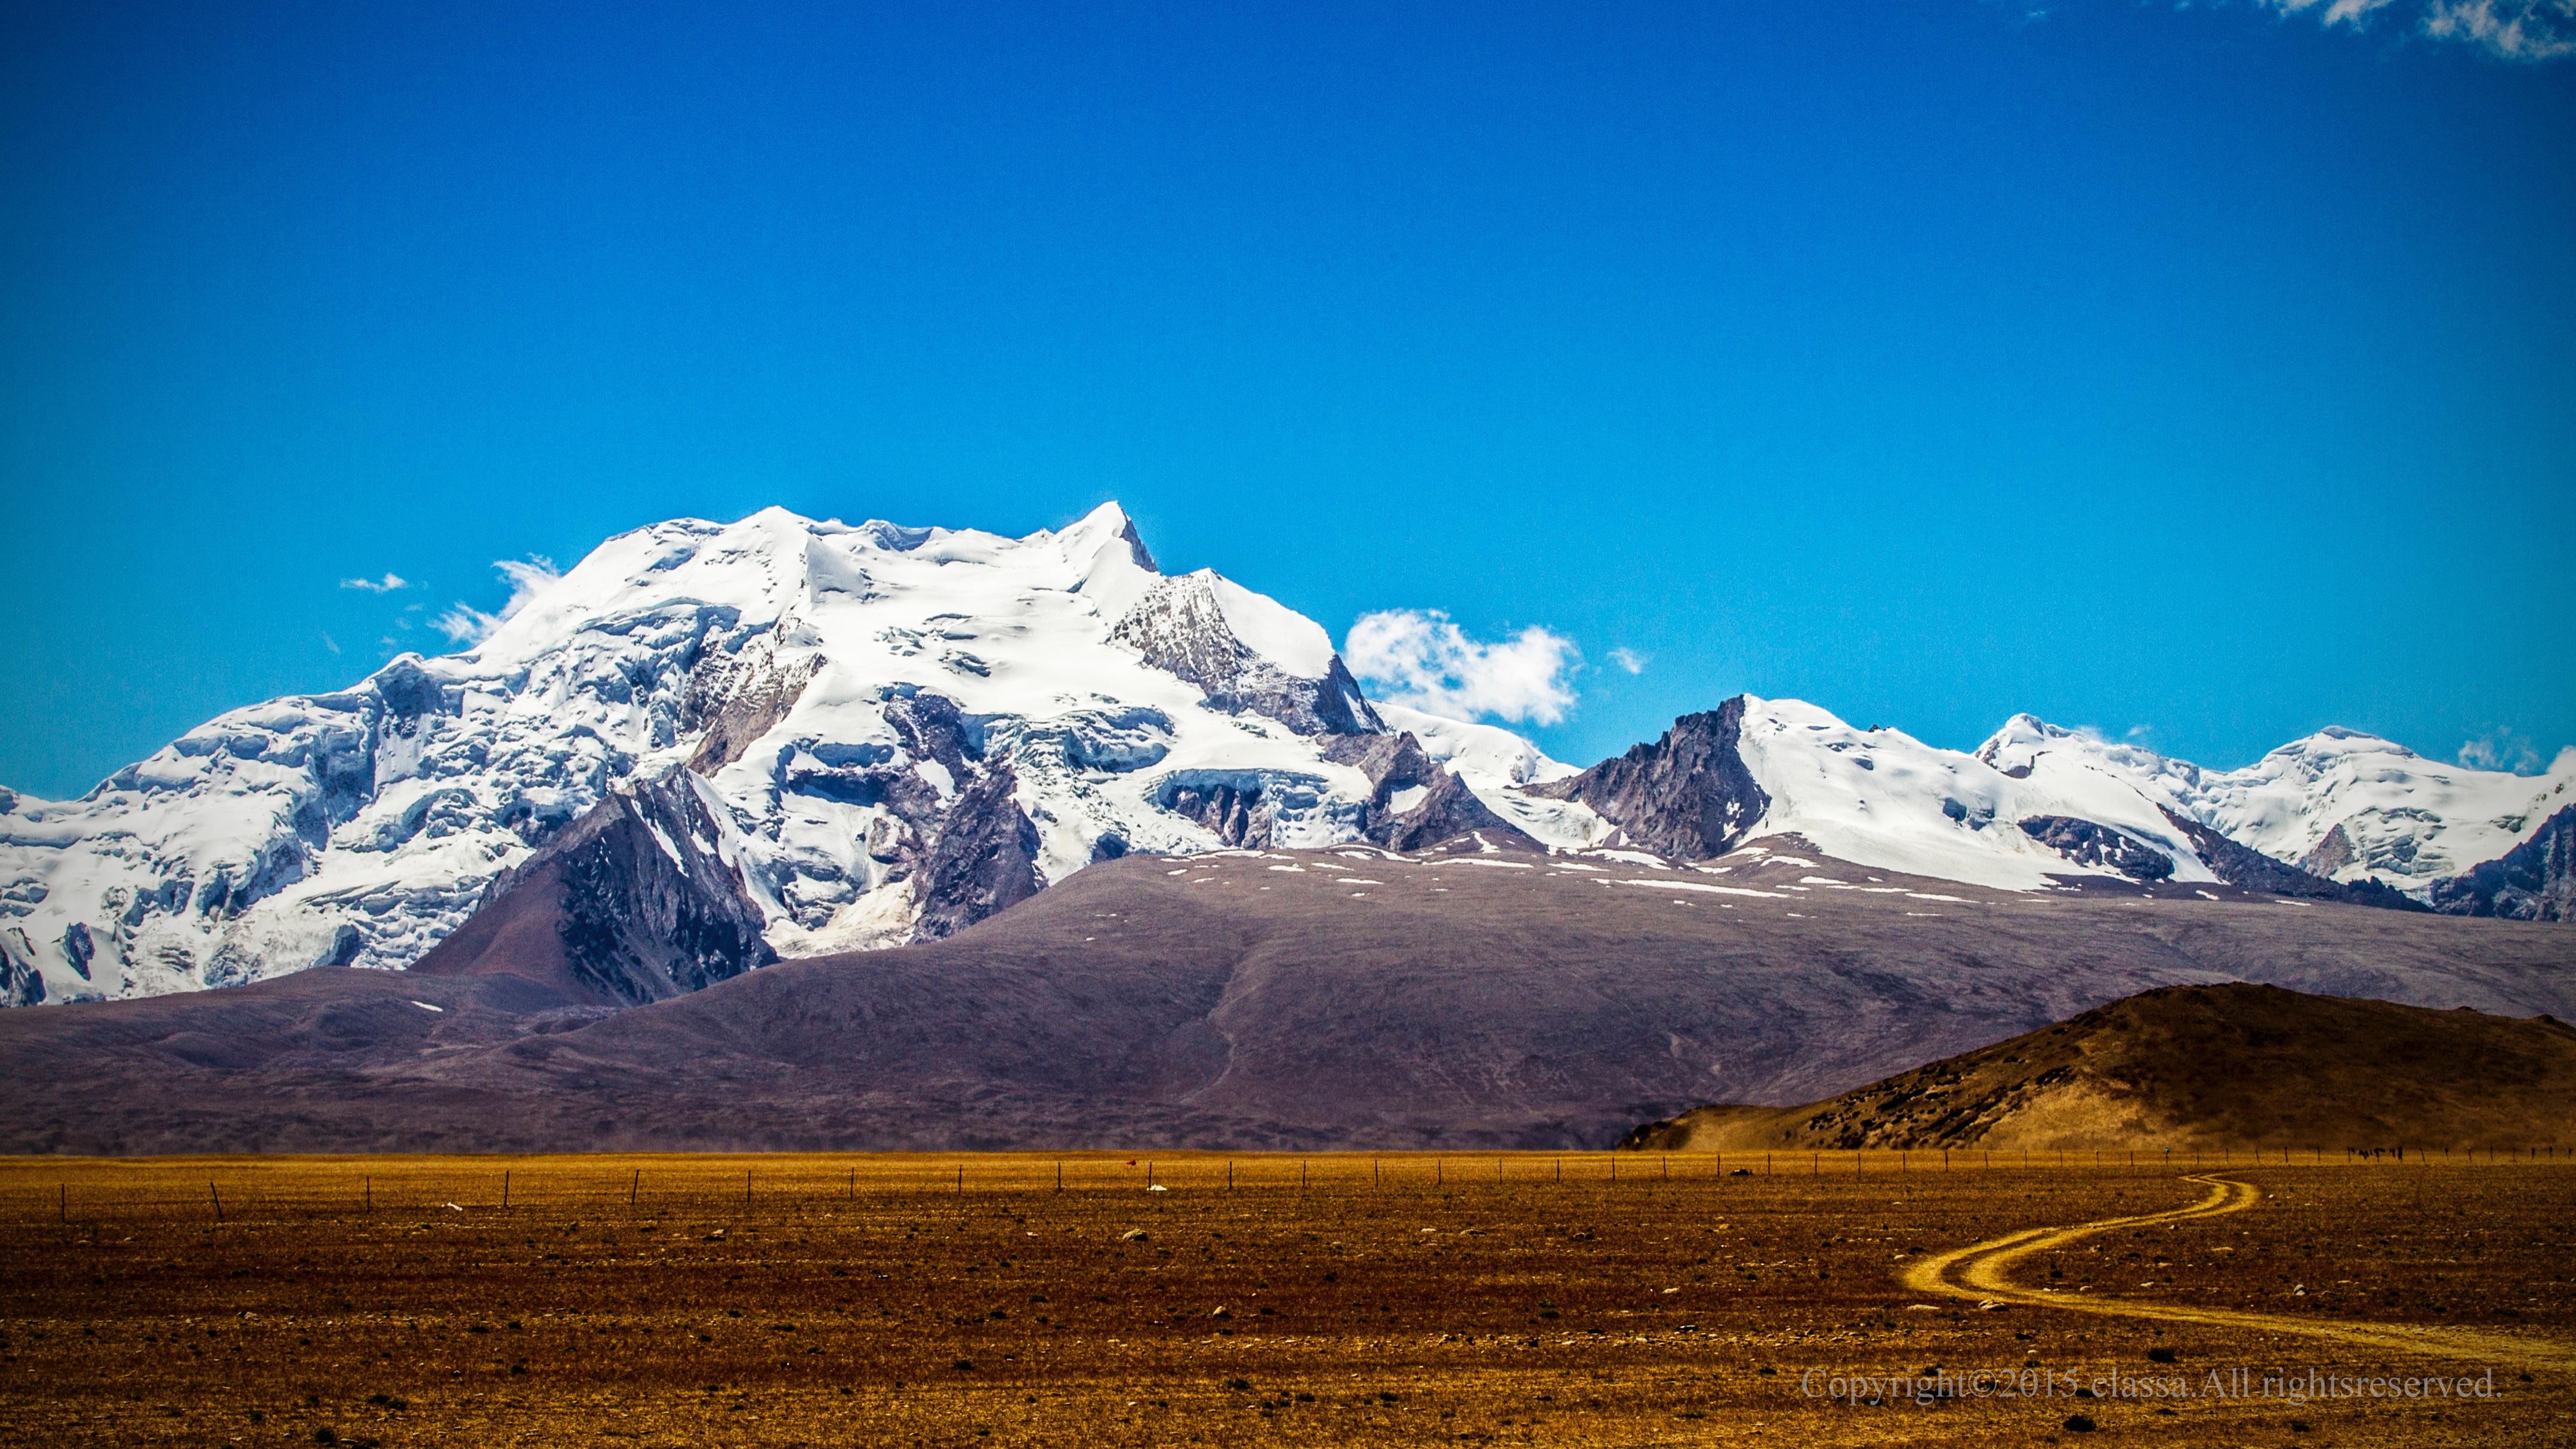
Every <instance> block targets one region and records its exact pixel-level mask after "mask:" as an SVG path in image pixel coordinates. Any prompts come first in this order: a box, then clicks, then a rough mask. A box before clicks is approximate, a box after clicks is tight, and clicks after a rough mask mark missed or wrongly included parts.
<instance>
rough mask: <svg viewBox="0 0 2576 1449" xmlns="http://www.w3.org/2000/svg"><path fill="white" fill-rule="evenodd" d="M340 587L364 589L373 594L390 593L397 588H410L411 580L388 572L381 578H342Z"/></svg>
mask: <svg viewBox="0 0 2576 1449" xmlns="http://www.w3.org/2000/svg"><path fill="white" fill-rule="evenodd" d="M340 587H342V588H344V589H364V590H366V591H367V592H368V593H371V594H390V593H392V592H393V591H394V590H396V589H407V588H410V587H411V580H409V579H407V578H404V577H403V576H402V575H400V574H396V573H388V574H386V575H385V576H384V577H383V578H381V579H342V580H341V581H340Z"/></svg>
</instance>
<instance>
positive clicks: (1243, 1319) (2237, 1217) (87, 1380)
mask: <svg viewBox="0 0 2576 1449" xmlns="http://www.w3.org/2000/svg"><path fill="white" fill-rule="evenodd" d="M1614 1173H1615V1178H1614ZM1059 1174H1060V1180H1061V1183H1062V1187H1061V1190H1059V1188H1058V1186H1057V1184H1058V1181H1059ZM2194 1177H2198V1178H2201V1179H2204V1180H2190V1179H2192V1178H2194ZM2212 1180H2215V1181H2217V1182H2223V1183H2232V1184H2236V1186H2234V1187H2213V1185H2212ZM1156 1187H1159V1188H1162V1189H1163V1190H1162V1191H1154V1190H1153V1189H1154V1188H1156ZM2167 1214H2176V1216H2173V1217H2170V1218H2168V1217H2167V1216H2166V1215H2167ZM2113 1219H2126V1220H2132V1221H2126V1222H2123V1223H2121V1224H2120V1225H2118V1226H2113V1227H2109V1228H2106V1229H2104V1230H2102V1231H2099V1232H2095V1233H2091V1234H2087V1235H2068V1234H2060V1235H2054V1236H2051V1237H2047V1238H2026V1239H2023V1240H2022V1241H2023V1245H2024V1247H2027V1246H2028V1245H2029V1244H2032V1243H2036V1244H2037V1245H2038V1246H2037V1248H2036V1249H2035V1250H2032V1251H2020V1250H2016V1249H2007V1248H2000V1247H1998V1248H1990V1249H1989V1250H1988V1251H1986V1252H1985V1253H1983V1254H1982V1255H1981V1254H1978V1253H1966V1254H1959V1255H1957V1256H1956V1257H1952V1258H1948V1259H1945V1257H1944V1255H1950V1254H1954V1253H1956V1252H1957V1250H1960V1249H1966V1248H1971V1247H1972V1246H1973V1245H1977V1244H1981V1243H1991V1242H1992V1240H1996V1239H1999V1238H2004V1237H2008V1236H2013V1235H2018V1234H2023V1233H2025V1232H2026V1231H2027V1230H2030V1229H2034V1228H2039V1227H2044V1226H2046V1227H2061V1228H2062V1227H2067V1226H2070V1225H2075V1224H2081V1223H2086V1222H2093V1221H2099V1220H2113ZM2571 1238H2576V1163H2570V1162H2568V1161H2566V1160H2565V1159H2564V1158H2556V1159H2553V1158H2548V1157H2542V1158H2539V1159H2533V1158H2530V1157H2527V1156H2521V1157H2508V1156H2501V1155H2492V1156H2491V1155H2486V1154H2481V1155H2479V1156H2477V1157H2475V1158H2470V1157H2466V1156H2452V1157H2444V1156H2441V1155H2439V1154H2437V1155H2435V1156H2434V1157H2432V1158H2431V1159H2429V1160H2427V1159H2425V1158H2423V1157H2422V1156H2420V1155H2410V1157H2409V1158H2408V1159H2407V1160H2406V1161H2405V1162H2403V1163H2399V1162H2397V1161H2395V1160H2393V1159H2379V1160H2352V1159H2337V1158H2335V1157H2331V1156H2320V1155H2313V1154H2312V1155H2309V1156H2308V1157H2307V1158H2306V1159H2305V1160H2290V1161H2284V1160H2281V1159H2280V1158H2279V1157H2277V1156H2269V1155H2267V1156H2266V1157H2265V1158H2264V1159H2263V1160H2261V1161H2259V1162H2258V1161H2254V1160H2250V1159H2249V1158H2248V1157H2247V1156H2246V1155H2245V1154H2243V1153H2238V1154H2236V1155H2235V1156H2234V1157H2233V1159H2232V1160H2222V1159H2220V1158H2219V1157H2217V1156H2210V1157H2205V1158H2201V1159H2198V1160H2195V1161H2184V1160H2182V1157H2181V1155H2180V1154H2177V1156H2176V1158H2174V1159H2173V1160H2170V1161H2168V1160H2165V1159H2164V1158H2163V1157H2162V1155H2161V1154H2158V1155H2157V1156H2156V1158H2155V1159H2154V1160H2148V1159H2145V1158H2141V1159H2139V1160H2137V1161H2136V1162H2135V1163H2134V1164H2133V1163H2132V1161H2131V1160H2130V1159H2129V1158H2128V1157H2127V1156H2126V1155H2125V1154H2123V1155H2119V1156H2111V1155H2104V1156H2101V1157H2094V1158H2069V1159H2064V1160H2050V1158H2048V1157H2047V1156H2044V1155H2043V1156H2039V1157H2032V1158H2023V1157H2021V1156H2019V1155H2018V1154H2013V1155H2006V1154H1996V1155H1995V1156H1993V1157H1991V1158H1989V1157H1986V1156H1984V1155H1983V1154H1973V1153H1966V1152H1956V1153H1952V1154H1951V1155H1950V1156H1949V1157H1948V1158H1947V1159H1946V1160H1945V1159H1944V1158H1943V1157H1942V1155H1941V1154H1939V1153H1921V1152H1917V1153H1912V1154H1904V1155H1900V1154H1893V1153H1887V1154H1865V1155H1855V1154H1852V1153H1828V1154H1822V1155H1809V1154H1797V1155H1794V1156H1793V1155H1790V1154H1785V1153H1784V1154H1774V1155H1773V1156H1771V1157H1769V1158H1767V1159H1766V1158H1764V1157H1761V1156H1758V1155H1749V1154H1748V1155H1742V1156H1738V1155H1734V1154H1729V1155H1724V1156H1716V1157H1712V1156H1711V1155H1710V1154H1705V1153H1692V1154H1669V1155H1667V1154H1619V1155H1617V1156H1616V1157H1615V1158H1614V1157H1613V1156H1608V1155H1567V1156H1563V1157H1556V1156H1548V1155H1534V1154H1505V1155H1480V1156H1448V1157H1433V1156H1428V1155H1404V1156H1393V1155H1390V1156H1383V1157H1368V1156H1351V1155H1317V1156H1290V1155H1264V1156H1236V1157H1231V1158H1228V1157H1219V1156H1209V1155H1191V1156H1183V1155H1176V1154H1157V1155H1154V1156H1151V1157H1147V1156H1143V1155H1139V1156H1137V1157H1135V1158H1134V1159H1133V1160H1132V1161H1131V1159H1130V1158H1129V1156H1128V1155H1126V1154H1116V1155H1104V1154H1086V1155H1078V1156H1066V1157H1063V1158H1061V1159H1059V1158H1056V1157H1053V1156H1039V1155H1028V1154H1017V1155H1000V1154H962V1155H937V1156H933V1155H922V1156H857V1157H844V1156H820V1155H801V1156H774V1155H773V1156H745V1157H660V1156H655V1157H521V1158H504V1157H488V1158H486V1157H474V1158H459V1157H444V1158H428V1157H422V1158H383V1157H379V1158H301V1159H279V1158H223V1159H213V1158H207V1159H184V1158H178V1159H174V1158H163V1159H151V1160H124V1161H110V1160H95V1159H36V1158H18V1159H11V1160H8V1161H7V1162H5V1163H0V1335H4V1336H5V1342H0V1439H5V1440H7V1441H8V1442H12V1443H27V1444H107V1443H116V1444H161V1443H185V1444H235V1443H238V1444H244V1445H262V1444H267V1445H290V1444H292V1445H312V1444H330V1443H338V1444H371V1443H372V1444H377V1445H383V1446H393V1445H408V1444H472V1445H498V1444H540V1443H543V1444H558V1443H607V1444H635V1445H681V1444H762V1445H767V1444H878V1443H883V1444H897V1445H914V1444H920V1445H995V1444H1069V1443H1081V1444H1107V1445H1185V1444H1211V1445H1213V1444H1300V1445H1391V1444H1421V1443H1433V1442H1450V1443H1470V1444H1485V1443H1510V1444H1526V1443H1537V1444H1586V1445H1613V1444H1616V1445H1631V1444H1733V1443H1774V1442H1798V1443H1802V1444H1814V1445H1823V1444H1887V1443H1923V1444H1934V1443H1940V1444H1950V1443H1968V1442H1978V1443H2002V1444H2014V1443H2024V1444H2028V1443H2048V1442H2059V1443H2094V1442H2103V1443H2108V1442H2118V1441H2127V1442H2150V1441H2151V1442H2155V1443H2158V1444H2185V1445H2196V1444H2211V1445H2215V1444H2227V1445H2239V1444H2303V1445H2304V1444H2345V1445H2356V1444H2401V1443H2402V1444H2447V1443H2456V1444H2496V1443H2529V1444H2538V1443H2550V1442H2564V1438H2565V1433H2566V1426H2567V1425H2568V1424H2569V1423H2571V1422H2576V1386H2571V1370H2572V1369H2576V1357H2571V1355H2576V1269H2571V1268H2570V1266H2569V1247H2570V1240H2571ZM1960 1273H1965V1274H1967V1275H1970V1276H1969V1277H1968V1278H1966V1279H1964V1280H1963V1279H1961V1278H1960V1277H1958V1276H1957V1275H1958V1274H1960ZM1978 1274H1983V1275H1985V1281H1987V1282H1989V1283H1992V1284H1997V1285H2002V1287H2001V1288H2000V1289H1985V1288H1980V1287H1977V1286H1975V1284H1976V1282H1977V1279H1976V1276H1975V1275H1978ZM1998 1275H2000V1276H1998ZM1953 1285H1955V1286H1953ZM2056 1298H2063V1299H2065V1300H2066V1301H2067V1302H2068V1303H2069V1304H2075V1305H2079V1306H2080V1307H2081V1309H2082V1310H2083V1311H2068V1310H2067V1309H2065V1308H2060V1307H2058V1306H2056V1305H2055V1304H2054V1303H2053V1302H2052V1301H2051V1300H2052V1299H2056ZM2124 1305H2125V1306H2133V1307H2136V1308H2137V1309H2139V1310H2140V1311H2142V1312H2146V1313H2152V1314H2153V1315H2155V1316H2151V1317H2131V1316H2127V1315H2126V1314H2125V1313H2124V1311H2123V1308H2124ZM2232 1315H2250V1316H2248V1317H2242V1318H2239V1317H2234V1316H2232ZM2355 1325H2358V1326H2361V1327H2362V1328H2364V1329H2368V1330H2370V1331H2368V1332H2362V1333H2352V1332H2348V1331H2347V1330H2348V1329H2350V1328H2351V1327H2352V1326H2355ZM2391 1327H2393V1328H2394V1329H2395V1330H2396V1332H2395V1333H2394V1334H2391V1333H2389V1332H2385V1331H2381V1330H2386V1329H2389V1328H2391ZM2311 1371H2313V1372H2315V1373H2319V1374H2324V1375H2329V1376H2336V1377H2342V1378H2352V1379H2359V1378H2368V1377H2385V1378H2389V1379H2392V1380H2394V1381H2395V1382H2396V1383H2397V1384H2398V1386H2399V1387H2398V1389H2397V1391H2396V1393H2397V1396H2395V1397H2359V1396H2353V1397H2333V1396H2326V1397H2313V1396H2310V1395H2309V1394H2304V1393H2302V1394H2297V1395H2295V1396H2294V1395H2293V1393H2292V1391H2291V1390H2290V1389H2289V1387H2288V1385H2287V1384H2286V1382H2284V1383H2280V1384H2277V1385H2276V1386H2274V1388H2273V1389H2272V1391H2270V1392H2266V1385H2265V1382H2264V1379H2265V1376H2266V1375H2271V1374H2282V1375H2287V1376H2294V1377H2296V1376H2304V1375H2305V1374H2307V1373H2309V1372H2311ZM1927 1374H1929V1375H1932V1376H1933V1377H1934V1379H1935V1381H1936V1383H1938V1382H1949V1383H1951V1384H1952V1385H1953V1387H1952V1388H1951V1389H1949V1390H1947V1391H1946V1392H1945V1391H1942V1390H1939V1389H1916V1388H1912V1387H1907V1388H1903V1389H1900V1390H1899V1391H1897V1392H1895V1393H1890V1392H1889V1382H1888V1381H1889V1380H1891V1379H1905V1380H1909V1381H1910V1380H1913V1379H1915V1378H1916V1377H1918V1376H1922V1375H1927ZM1980 1374H1982V1375H1983V1377H1982V1378H1980V1377H1978V1376H1979V1375H1980ZM2463 1376H2466V1377H2467V1378H2469V1379H2470V1380H2471V1381H2472V1383H2473V1385H2474V1384H2484V1385H2486V1386H2487V1389H2486V1393H2485V1394H2480V1393H2478V1392H2476V1391H2475V1390H2474V1389H2473V1391H2472V1393H2471V1395H2470V1396H2469V1397H2465V1398H2463V1397H2459V1396H2457V1393H2456V1384H2457V1381H2458V1380H2459V1379H2460V1378H2461V1377H2463ZM2435 1378H2438V1379H2443V1380H2447V1381H2449V1382H2450V1383H2451V1384H2452V1385H2453V1391H2452V1392H2451V1393H2450V1394H2448V1395H2445V1396H2434V1397H2428V1396H2426V1392H2425V1381H2426V1380H2429V1379H2435ZM1837 1380H1840V1381H1841V1383H1840V1385H1839V1386H1840V1387H1841V1388H1842V1389H1844V1390H1845V1392H1844V1394H1843V1395H1842V1397H1841V1398H1840V1399H1837V1398H1835V1397H1833V1396H1832V1395H1831V1394H1830V1393H1829V1392H1828V1391H1829V1390H1831V1389H1833V1388H1835V1387H1837V1385H1836V1381H1837ZM2115 1380H2116V1382H2115ZM2408 1380H2413V1381H2415V1388H2416V1390H2417V1392H2416V1393H2415V1395H2414V1396H2412V1397H2409V1396H2406V1393H2405V1384H2406V1381H2408ZM2301 1381H2302V1382H2305V1379H2304V1378H2303V1377H2302V1378H2301ZM2177 1385H2179V1386H2181V1391H2177V1389H2176V1386H2177ZM2079 1389H2080V1390H2082V1393H2081V1394H2079V1393H2078V1390H2079ZM2329 1393H2331V1389H2330V1390H2329ZM1873 1398H1875V1399H1878V1400H1880V1401H1881V1402H1879V1403H1876V1404H1873V1403H1871V1402H1868V1401H1869V1400H1871V1399H1873ZM1852 1400H1859V1401H1860V1402H1852Z"/></svg>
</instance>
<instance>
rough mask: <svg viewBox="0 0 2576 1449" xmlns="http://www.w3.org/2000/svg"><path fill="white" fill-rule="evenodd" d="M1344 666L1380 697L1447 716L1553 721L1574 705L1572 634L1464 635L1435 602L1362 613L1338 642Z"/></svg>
mask: <svg viewBox="0 0 2576 1449" xmlns="http://www.w3.org/2000/svg"><path fill="white" fill-rule="evenodd" d="M1342 659H1343V661H1344V662H1345V663H1347V664H1349V665H1350V667H1351V672H1352V673H1354V674H1356V675H1358V676H1359V677H1360V678H1361V679H1363V680H1366V681H1368V682H1369V683H1370V684H1372V685H1375V686H1376V687H1377V690H1378V692H1379V694H1380V697H1382V698H1384V699H1386V700H1387V701H1388V702H1389V703H1392V704H1400V705H1404V706H1406V707H1407V708H1410V709H1418V710H1422V711H1424V712H1426V713H1429V714H1437V715H1445V716H1448V717H1449V718H1452V719H1473V718H1475V717H1476V716H1478V715H1491V716H1493V717H1494V718H1496V719H1501V720H1509V721H1512V722H1515V723H1528V724H1542V725H1552V724H1555V723H1556V722H1557V721H1559V720H1561V719H1564V718H1565V712H1566V711H1567V710H1569V709H1572V708H1573V707H1574V690H1573V688H1572V687H1571V686H1570V685H1569V684H1568V683H1567V677H1568V676H1569V675H1571V674H1572V673H1573V672H1574V671H1575V669H1576V668H1577V667H1579V666H1580V665H1581V663H1582V661H1583V655H1582V653H1581V651H1579V650H1577V649H1576V648H1575V647H1574V641H1573V640H1571V639H1568V638H1566V637H1565V636H1564V635H1562V634H1559V633H1556V632H1554V631H1552V630H1549V629H1544V628H1541V627H1540V626H1538V625H1536V624H1532V625H1530V626H1529V627H1528V628H1526V629H1523V630H1521V631H1520V632H1519V633H1518V634H1515V635H1513V636H1512V637H1511V638H1509V639H1503V640H1498V641H1495V642H1492V643H1486V642H1483V641H1480V640H1475V639H1470V638H1468V637H1467V634H1466V631H1465V630H1463V629H1460V628H1459V627H1458V626H1457V625H1456V624H1453V623H1451V622H1449V616H1448V615H1447V614H1444V613H1442V612H1440V611H1439V610H1437V609H1382V610H1379V611H1378V612H1376V613H1370V614H1362V615H1361V616H1360V617H1359V622H1357V623H1355V624H1353V625H1351V632H1350V635H1349V637H1348V638H1346V639H1345V640H1343V642H1342Z"/></svg>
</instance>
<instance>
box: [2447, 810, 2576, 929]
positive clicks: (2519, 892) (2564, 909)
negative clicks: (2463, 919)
mask: <svg viewBox="0 0 2576 1449" xmlns="http://www.w3.org/2000/svg"><path fill="white" fill-rule="evenodd" d="M2433 909H2435V910H2437V911H2440V912H2442V913H2443V914H2444V915H2451V916H2502V917H2504V918H2505V919H2507V920H2512V921H2576V805H2570V806H2568V807H2567V808H2565V809H2563V810H2561V811H2559V812H2558V813H2557V814H2555V815H2553V816H2551V817H2549V821H2548V823H2547V824H2545V825H2543V826H2541V827H2540V831H2539V833H2538V834H2536V835H2534V836H2532V837H2531V838H2530V839H2529V840H2526V841H2524V842H2523V843H2522V844H2520V845H2518V846H2516V847H2514V848H2513V850H2511V851H2510V852H2508V853H2507V854H2506V855H2505V856H2504V858H2503V859H2501V860H2491V861H2488V862H2487V863H2486V864H2484V865H2481V866H2478V867H2476V868H2475V869H2473V870H2471V871H2470V872H2469V873H2468V874H2466V875H2457V876H2453V877H2451V878H2450V879H2449V880H2443V881H2435V882H2434V883H2433Z"/></svg>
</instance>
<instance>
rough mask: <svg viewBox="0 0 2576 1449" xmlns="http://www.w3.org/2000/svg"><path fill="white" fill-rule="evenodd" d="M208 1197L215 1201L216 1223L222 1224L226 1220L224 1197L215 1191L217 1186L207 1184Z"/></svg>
mask: <svg viewBox="0 0 2576 1449" xmlns="http://www.w3.org/2000/svg"><path fill="white" fill-rule="evenodd" d="M206 1196H208V1197H210V1198H213V1199H214V1200H215V1221H216V1222H222V1221H223V1220H224V1195H223V1194H222V1193H219V1192H217V1191H215V1185H214V1184H213V1183H211V1182H210V1183H207V1184H206Z"/></svg>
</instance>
